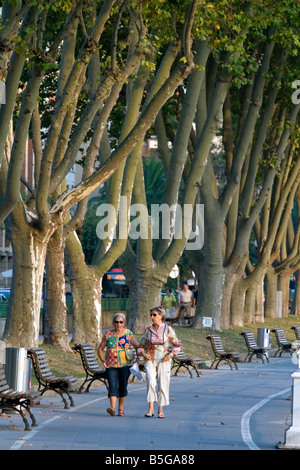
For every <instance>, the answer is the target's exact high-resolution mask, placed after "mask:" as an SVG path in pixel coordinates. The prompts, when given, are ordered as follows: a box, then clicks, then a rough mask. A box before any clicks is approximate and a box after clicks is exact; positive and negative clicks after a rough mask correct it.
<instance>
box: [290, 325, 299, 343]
mask: <svg viewBox="0 0 300 470" xmlns="http://www.w3.org/2000/svg"><path fill="white" fill-rule="evenodd" d="M291 330H294V333H295V335H296V339H298V340H300V326H295V325H294V326H292V327H291Z"/></svg>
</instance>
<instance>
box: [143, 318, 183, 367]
mask: <svg viewBox="0 0 300 470" xmlns="http://www.w3.org/2000/svg"><path fill="white" fill-rule="evenodd" d="M141 349H143V350H144V351H145V353H146V354H150V356H151V358H152V359H163V357H164V356H165V355H166V354H167V353H172V354H173V355H174V356H176V355H177V354H178V353H179V351H180V343H179V341H178V339H177V337H176V334H175V331H174V329H173V328H172V327H170V326H168V325H166V324H165V323H161V324H160V325H159V327H158V330H157V331H155V330H154V328H152V326H149V327H148V328H146V331H145V333H144V335H143V336H142V338H141V342H140V344H139V347H138V351H137V352H138V354H140V353H141Z"/></svg>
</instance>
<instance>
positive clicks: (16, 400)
mask: <svg viewBox="0 0 300 470" xmlns="http://www.w3.org/2000/svg"><path fill="white" fill-rule="evenodd" d="M40 398H41V393H40V392H37V391H34V390H28V391H24V392H20V391H16V390H12V389H11V388H10V387H9V385H8V383H7V381H6V377H5V373H4V368H3V366H1V365H0V408H1V409H2V411H3V410H4V409H6V408H9V409H13V410H15V411H16V412H17V413H19V414H20V415H21V417H22V419H23V422H24V424H25V431H31V427H30V425H29V423H28V421H27V419H26V416H25V415H24V411H25V412H26V413H28V414H29V416H30V418H31V422H32V426H37V422H36V420H35V417H34V416H33V414H32V412H31V409H30V406H31V405H34V404H35V403H37V402H39V401H40Z"/></svg>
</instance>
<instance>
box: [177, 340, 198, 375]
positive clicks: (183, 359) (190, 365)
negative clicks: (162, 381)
mask: <svg viewBox="0 0 300 470" xmlns="http://www.w3.org/2000/svg"><path fill="white" fill-rule="evenodd" d="M202 363H203V360H202V359H200V357H189V356H186V355H185V353H184V352H183V350H182V346H181V345H180V351H179V353H178V354H177V355H176V356H174V357H173V361H172V367H171V370H173V369H174V368H175V367H177V369H176V372H175V374H174V375H177V372H178V371H179V369H180V368H181V367H184V368H185V369H186V370H187V371H188V373H189V374H190V377H191V379H192V378H193V374H192V370H194V371H195V372H196V374H197V377H199V372H198V370H197V368H196V365H197V364H202Z"/></svg>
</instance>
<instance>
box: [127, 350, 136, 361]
mask: <svg viewBox="0 0 300 470" xmlns="http://www.w3.org/2000/svg"><path fill="white" fill-rule="evenodd" d="M125 354H126V357H127V359H128V361H133V360H134V359H135V351H134V350H133V349H130V348H129V349H125Z"/></svg>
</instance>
